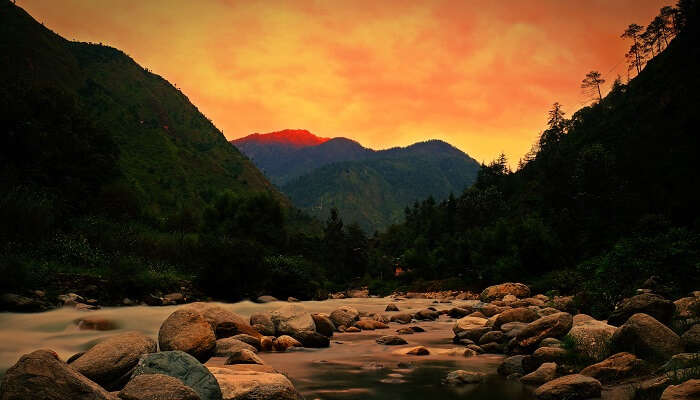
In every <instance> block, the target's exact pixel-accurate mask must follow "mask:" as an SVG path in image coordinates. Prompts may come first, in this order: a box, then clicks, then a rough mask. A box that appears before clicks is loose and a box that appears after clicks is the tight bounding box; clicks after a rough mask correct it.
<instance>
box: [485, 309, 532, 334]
mask: <svg viewBox="0 0 700 400" xmlns="http://www.w3.org/2000/svg"><path fill="white" fill-rule="evenodd" d="M538 318H539V315H537V313H536V312H535V311H533V310H531V309H529V308H525V307H519V308H513V309H510V310H506V311H503V312H502V313H500V314H498V315H497V316H496V320H495V321H494V323H493V327H494V328H496V329H498V328H500V327H501V325H503V324H506V323H508V322H532V321H535V320H536V319H538Z"/></svg>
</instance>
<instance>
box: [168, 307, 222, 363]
mask: <svg viewBox="0 0 700 400" xmlns="http://www.w3.org/2000/svg"><path fill="white" fill-rule="evenodd" d="M158 344H159V346H160V349H161V351H170V350H181V351H184V352H186V353H188V354H190V355H192V356H194V357H195V358H196V359H198V360H200V361H202V362H205V361H207V360H208V359H209V357H211V355H212V353H213V352H214V348H215V347H216V336H215V335H214V330H213V329H212V326H211V325H210V324H209V323H208V322H207V321H206V320H205V319H204V317H202V315H201V314H200V313H198V312H196V311H193V310H189V309H185V308H183V309H180V310H177V311H175V312H173V313H172V314H170V316H169V317H168V318H167V319H166V320H165V321H164V322H163V324H162V325H161V326H160V330H159V331H158Z"/></svg>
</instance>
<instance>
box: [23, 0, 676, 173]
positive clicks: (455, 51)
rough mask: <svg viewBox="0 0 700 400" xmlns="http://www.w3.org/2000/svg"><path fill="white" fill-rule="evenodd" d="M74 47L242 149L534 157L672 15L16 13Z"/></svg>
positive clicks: (299, 8)
mask: <svg viewBox="0 0 700 400" xmlns="http://www.w3.org/2000/svg"><path fill="white" fill-rule="evenodd" d="M18 3H19V4H20V5H21V6H22V7H24V8H25V9H27V11H28V12H30V13H31V14H32V15H33V16H34V17H35V18H37V19H38V20H39V21H42V22H44V23H45V25H47V26H48V27H50V28H52V29H53V30H55V31H56V32H58V33H59V34H61V35H63V36H65V37H67V38H68V39H76V40H83V41H92V42H102V43H106V44H109V45H112V46H114V47H117V48H120V49H122V50H124V51H125V52H126V53H127V54H129V55H131V56H132V57H133V58H134V59H135V60H136V61H137V62H139V63H141V64H142V65H144V66H146V67H148V68H150V69H152V70H153V71H155V72H156V73H158V74H161V75H163V76H164V77H165V78H166V79H168V80H170V81H171V82H173V83H175V84H176V85H177V86H178V87H180V88H181V89H182V90H183V91H184V92H185V93H186V94H187V95H188V96H189V98H190V99H191V100H192V101H193V102H194V103H195V104H196V105H197V106H198V107H199V109H200V110H202V111H203V112H204V113H205V114H206V115H207V116H208V117H209V118H211V119H212V120H213V121H214V123H215V124H216V125H217V126H218V127H220V128H221V129H222V130H223V131H224V134H225V135H226V136H227V137H228V138H229V139H233V138H237V137H241V136H245V135H247V134H249V133H251V132H266V131H275V130H281V129H284V128H305V129H309V130H311V131H312V132H314V133H316V134H318V135H319V136H347V137H350V138H353V139H355V140H358V141H359V142H361V143H363V144H365V145H367V146H371V147H375V148H385V147H391V146H397V145H407V144H410V143H412V142H415V141H418V140H425V139H429V138H439V139H444V140H446V141H449V142H450V143H452V144H454V145H456V146H457V147H459V148H461V149H462V150H464V151H466V152H468V153H469V154H471V155H472V156H473V157H475V158H477V159H478V160H484V161H489V160H491V159H493V158H495V157H496V156H497V154H498V153H499V152H501V151H504V152H505V153H506V154H507V155H508V156H509V158H510V159H511V162H512V163H513V164H515V163H517V159H518V158H520V157H522V155H523V154H524V153H526V152H527V151H528V150H529V148H530V145H531V144H532V143H533V141H534V140H535V138H536V137H537V136H538V132H539V131H540V130H541V129H542V126H543V124H544V122H545V119H546V118H545V115H546V111H547V110H548V109H549V107H550V105H551V103H553V102H554V101H559V102H561V103H563V104H564V106H565V109H566V110H567V111H568V112H569V113H573V112H574V111H575V110H576V109H578V108H580V107H581V106H582V105H583V104H585V99H584V98H583V96H582V94H581V91H580V89H579V84H580V81H581V79H582V78H583V76H584V75H585V73H586V72H588V71H589V70H591V69H597V70H600V71H601V72H603V74H604V75H605V76H606V78H607V79H608V80H609V82H612V80H613V79H614V78H615V76H616V75H617V74H618V73H620V74H622V75H623V76H625V71H626V67H625V65H624V61H623V60H624V53H625V50H626V48H627V44H626V43H625V42H624V41H623V40H622V39H620V38H619V36H620V33H621V32H622V30H623V29H624V27H625V26H627V25H628V24H629V23H632V22H635V23H639V24H646V23H648V22H649V21H650V19H651V18H652V17H653V16H654V15H655V14H656V13H657V12H658V10H659V8H661V7H662V6H663V5H667V4H669V1H668V0H616V1H609V0H592V1H586V2H582V1H561V0H539V1H532V0H511V1H507V2H483V1H465V0H425V1H417V0H405V1H374V0H373V1H370V0H355V1H352V2H346V1H312V0H308V1H301V0H299V1H293V0H290V1H275V0H270V1H238V0H201V1H197V2H191V1H187V0H167V1H166V0H162V1H146V2H144V1H136V0H122V1H116V0H114V1H100V2H96V1H94V0H64V1H61V2H56V1H51V0H19V1H18Z"/></svg>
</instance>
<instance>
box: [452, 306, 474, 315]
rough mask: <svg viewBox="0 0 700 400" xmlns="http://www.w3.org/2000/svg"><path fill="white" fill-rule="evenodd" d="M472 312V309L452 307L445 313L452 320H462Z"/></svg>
mask: <svg viewBox="0 0 700 400" xmlns="http://www.w3.org/2000/svg"><path fill="white" fill-rule="evenodd" d="M472 312H473V310H472V309H466V308H461V307H452V308H450V309H449V310H448V311H447V315H449V316H450V317H452V318H462V317H466V316H467V315H469V314H471V313H472Z"/></svg>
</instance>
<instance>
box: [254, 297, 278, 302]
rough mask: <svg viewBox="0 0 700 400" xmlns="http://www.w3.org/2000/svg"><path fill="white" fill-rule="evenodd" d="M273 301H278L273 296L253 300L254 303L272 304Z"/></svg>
mask: <svg viewBox="0 0 700 400" xmlns="http://www.w3.org/2000/svg"><path fill="white" fill-rule="evenodd" d="M273 301H279V300H277V298H276V297H273V296H260V297H258V298H257V299H255V302H256V303H272V302H273Z"/></svg>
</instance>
